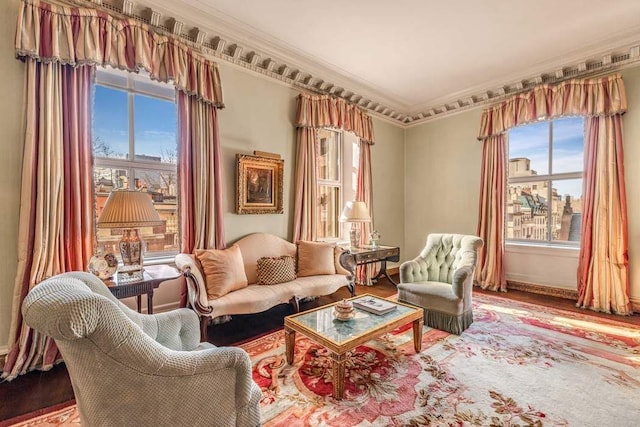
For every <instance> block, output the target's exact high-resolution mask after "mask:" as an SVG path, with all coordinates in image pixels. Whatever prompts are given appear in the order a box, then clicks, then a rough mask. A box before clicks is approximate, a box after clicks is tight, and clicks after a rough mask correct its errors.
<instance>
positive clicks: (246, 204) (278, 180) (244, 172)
mask: <svg viewBox="0 0 640 427" xmlns="http://www.w3.org/2000/svg"><path fill="white" fill-rule="evenodd" d="M236 160H237V164H238V166H237V168H236V187H237V194H236V195H237V201H236V213H237V214H240V215H244V214H281V213H283V212H284V210H283V207H282V189H283V170H284V160H281V159H277V158H268V157H258V156H250V155H246V154H236Z"/></svg>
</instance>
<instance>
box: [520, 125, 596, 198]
mask: <svg viewBox="0 0 640 427" xmlns="http://www.w3.org/2000/svg"><path fill="white" fill-rule="evenodd" d="M549 123H550V122H548V121H544V122H539V123H533V124H529V125H523V126H519V127H516V128H513V129H511V130H510V131H509V158H510V159H513V158H516V157H526V158H528V159H530V160H531V169H533V170H535V171H536V172H537V173H538V175H546V174H548V173H549V172H551V173H562V172H582V169H583V152H584V118H582V117H567V118H562V119H556V120H554V121H553V153H552V159H553V163H552V165H551V168H552V170H551V171H549V160H548V158H549ZM553 188H555V189H557V190H558V194H562V195H566V194H570V195H571V196H574V197H579V196H581V195H582V180H581V179H577V180H576V179H572V180H566V181H563V180H555V181H553Z"/></svg>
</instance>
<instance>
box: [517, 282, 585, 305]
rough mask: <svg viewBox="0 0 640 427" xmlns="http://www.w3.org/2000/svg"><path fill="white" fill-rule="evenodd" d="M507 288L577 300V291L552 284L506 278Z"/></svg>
mask: <svg viewBox="0 0 640 427" xmlns="http://www.w3.org/2000/svg"><path fill="white" fill-rule="evenodd" d="M507 289H513V290H516V291H523V292H530V293H532V294H539V295H547V296H552V297H558V298H565V299H570V300H573V301H577V300H578V291H576V290H574V289H566V288H556V287H553V286H545V285H536V284H535V283H528V282H518V281H515V280H507Z"/></svg>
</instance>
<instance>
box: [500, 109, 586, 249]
mask: <svg viewBox="0 0 640 427" xmlns="http://www.w3.org/2000/svg"><path fill="white" fill-rule="evenodd" d="M583 153H584V119H583V118H581V117H571V118H562V119H557V120H552V121H544V122H538V123H534V124H530V125H525V126H520V127H517V128H514V129H512V130H510V131H509V170H508V185H507V195H506V203H507V209H506V215H507V218H506V221H505V222H506V233H507V234H506V237H507V239H508V240H512V241H523V242H538V243H550V244H553V243H557V244H573V245H579V243H580V227H581V221H582V171H583V157H584V156H583Z"/></svg>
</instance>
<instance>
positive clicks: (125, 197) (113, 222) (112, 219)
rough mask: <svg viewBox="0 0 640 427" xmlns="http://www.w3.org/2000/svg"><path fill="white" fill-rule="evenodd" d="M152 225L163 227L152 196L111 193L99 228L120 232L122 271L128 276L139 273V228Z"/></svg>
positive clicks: (120, 191) (140, 244) (146, 194)
mask: <svg viewBox="0 0 640 427" xmlns="http://www.w3.org/2000/svg"><path fill="white" fill-rule="evenodd" d="M155 225H162V219H161V218H160V215H159V214H158V212H157V211H156V209H155V207H154V206H153V203H152V202H151V195H150V194H148V193H144V192H141V191H130V190H118V191H112V192H111V194H109V198H108V199H107V203H106V204H105V205H104V209H102V213H101V214H100V218H98V222H97V226H98V227H99V228H122V229H123V231H122V240H120V244H119V246H120V255H121V256H122V263H123V264H124V266H125V267H124V269H121V272H126V273H129V274H133V273H134V272H136V271H141V270H142V262H143V252H144V247H143V241H142V238H141V237H140V236H139V234H138V227H152V226H155ZM122 270H124V271H122Z"/></svg>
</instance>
